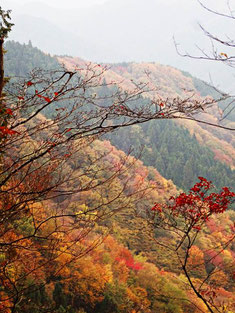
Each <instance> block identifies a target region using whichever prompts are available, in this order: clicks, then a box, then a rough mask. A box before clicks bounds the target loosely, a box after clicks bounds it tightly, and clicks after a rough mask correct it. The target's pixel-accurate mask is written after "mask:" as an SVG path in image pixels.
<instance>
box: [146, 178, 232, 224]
mask: <svg viewBox="0 0 235 313" xmlns="http://www.w3.org/2000/svg"><path fill="white" fill-rule="evenodd" d="M198 178H199V180H200V181H199V182H198V183H196V184H195V185H194V186H193V187H192V188H191V189H190V192H189V193H188V194H186V193H181V194H180V195H179V196H177V197H171V198H170V204H169V205H160V204H158V203H155V205H154V206H153V207H152V209H151V210H152V211H158V212H162V208H165V209H166V210H167V211H168V212H169V211H170V214H173V215H174V216H181V217H184V218H186V219H187V220H188V221H191V222H192V227H193V228H194V229H197V230H200V229H201V227H200V226H199V225H196V224H197V223H198V222H200V221H201V222H203V221H206V220H207V219H208V217H209V216H211V215H212V214H218V213H223V212H224V211H226V210H227V208H228V205H229V204H230V203H231V199H232V198H234V197H235V193H234V192H232V191H230V190H229V188H228V187H223V188H222V191H221V192H220V193H215V192H211V193H210V194H208V192H209V190H210V189H211V188H212V186H213V185H212V182H211V181H208V180H207V179H206V178H204V177H198Z"/></svg>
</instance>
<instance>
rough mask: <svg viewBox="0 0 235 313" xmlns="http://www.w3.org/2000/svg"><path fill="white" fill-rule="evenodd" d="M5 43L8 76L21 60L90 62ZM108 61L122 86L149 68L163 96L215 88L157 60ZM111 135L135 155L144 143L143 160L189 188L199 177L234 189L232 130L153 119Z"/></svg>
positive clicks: (111, 76) (110, 76)
mask: <svg viewBox="0 0 235 313" xmlns="http://www.w3.org/2000/svg"><path fill="white" fill-rule="evenodd" d="M6 48H7V50H8V53H7V55H6V73H7V74H8V75H9V74H14V73H17V74H19V69H20V68H21V66H20V65H21V64H22V66H23V67H24V68H25V69H26V71H25V72H22V73H20V74H21V75H26V72H27V71H30V70H31V69H32V68H33V67H35V66H36V67H40V66H43V65H45V66H46V67H47V68H48V69H50V68H51V67H52V66H55V65H56V66H59V62H60V63H62V64H63V65H64V66H65V67H67V68H68V69H74V67H76V66H79V65H81V64H84V63H86V62H85V61H84V60H82V59H81V58H72V57H59V58H58V59H56V58H55V57H51V56H49V55H45V54H44V53H42V52H41V51H40V50H38V49H37V48H33V47H32V45H31V44H28V45H20V44H18V43H15V42H11V41H9V42H8V43H6ZM22 55H24V56H25V57H22ZM58 61H59V62H58ZM24 64H26V65H24ZM108 66H109V68H110V69H109V70H108V71H107V72H106V74H105V77H106V80H107V82H110V81H112V80H115V81H120V82H122V83H121V85H122V87H123V88H132V87H133V81H132V80H133V79H134V80H137V81H144V80H146V74H145V73H146V72H149V73H151V74H150V75H151V80H152V82H153V83H154V84H155V85H156V86H158V92H159V94H160V95H161V96H163V97H175V96H184V93H185V90H193V92H194V93H195V94H197V96H200V95H201V96H205V95H208V94H210V93H212V92H213V89H212V88H211V89H210V88H209V87H208V86H207V85H205V83H204V82H203V81H200V80H198V79H195V78H193V77H192V76H190V75H188V74H185V73H183V72H181V71H179V70H177V69H175V68H172V67H170V66H164V65H160V64H157V63H120V64H108ZM219 112H220V108H219V107H218V106H215V107H214V108H213V112H211V111H210V112H209V114H207V115H206V117H205V118H206V119H207V120H208V121H212V122H214V123H216V122H217V118H218V115H219ZM231 119H232V120H230V121H229V120H225V123H233V118H231ZM123 137H125V138H126V141H125V142H123V141H122V140H121V138H123ZM107 138H108V139H109V140H111V142H112V143H113V144H114V145H116V146H117V147H118V148H119V149H122V150H124V151H125V152H128V151H129V150H130V147H132V148H134V150H135V151H134V153H135V154H134V155H135V156H137V155H138V150H139V149H140V148H141V147H142V148H143V147H144V150H143V152H142V154H141V159H142V161H143V162H144V164H145V165H147V166H154V167H155V168H156V169H157V170H158V171H159V172H160V173H161V175H163V176H164V177H166V178H168V179H171V180H173V182H174V184H176V185H177V186H178V187H180V188H183V189H185V190H187V189H189V188H191V186H192V185H193V184H194V182H195V181H196V179H197V177H198V176H203V177H207V178H208V179H211V180H213V182H214V183H215V185H216V187H217V188H218V189H219V188H221V187H222V186H224V185H226V186H231V187H232V188H235V186H234V181H235V179H234V170H232V169H233V168H234V164H235V150H234V135H233V134H232V133H231V132H229V131H225V130H220V129H217V128H216V127H208V126H203V125H202V124H200V123H196V122H193V121H175V122H172V121H152V122H150V123H148V124H143V125H140V126H133V127H130V128H128V129H126V130H125V129H122V130H119V131H117V132H115V133H113V134H111V135H109V136H108V137H107ZM175 164H177V167H175ZM176 168H177V170H176Z"/></svg>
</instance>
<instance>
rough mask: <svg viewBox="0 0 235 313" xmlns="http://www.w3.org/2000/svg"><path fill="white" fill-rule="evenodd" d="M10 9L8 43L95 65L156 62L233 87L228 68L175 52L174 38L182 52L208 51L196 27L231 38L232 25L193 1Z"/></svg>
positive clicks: (140, 0)
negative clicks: (28, 44)
mask: <svg viewBox="0 0 235 313" xmlns="http://www.w3.org/2000/svg"><path fill="white" fill-rule="evenodd" d="M9 5H10V4H9ZM214 5H215V4H214ZM216 6H218V4H216ZM218 7H219V9H221V8H222V7H223V6H222V5H220V6H218ZM10 8H12V9H13V13H12V17H13V22H14V23H15V24H16V25H15V27H14V28H13V31H12V33H11V34H10V39H12V40H16V41H20V42H24V43H27V42H28V40H32V42H33V44H35V45H36V46H38V47H39V48H40V49H42V50H44V51H45V52H50V53H53V54H58V55H62V54H67V55H72V56H77V55H79V56H80V57H83V58H85V59H89V60H91V61H94V62H123V61H126V62H132V61H136V62H142V61H145V62H152V61H153V62H159V63H162V64H166V65H167V64H169V65H171V66H174V67H177V68H181V69H183V70H186V71H188V72H191V73H194V75H196V76H198V77H201V78H202V79H204V80H206V81H209V80H210V77H212V80H213V82H214V84H215V85H216V86H220V87H221V88H223V89H224V90H226V91H232V90H233V88H234V84H233V83H231V82H232V81H233V79H232V77H233V76H232V73H233V72H232V69H230V68H228V67H224V66H223V65H222V64H218V63H217V64H215V63H213V64H212V63H210V62H209V63H208V62H204V61H200V60H192V59H188V58H182V57H180V56H179V55H178V54H177V52H176V49H175V45H174V41H173V39H172V37H173V36H175V40H176V42H177V44H179V49H180V51H181V52H184V51H188V52H189V53H190V54H192V55H200V51H199V50H198V49H197V48H195V46H196V45H197V46H199V47H201V48H202V49H203V50H205V51H207V50H208V51H209V50H210V41H209V40H207V38H206V37H205V36H204V35H203V33H202V32H201V30H200V28H199V27H198V24H197V23H198V22H200V23H202V24H203V25H204V26H205V27H206V28H208V29H209V30H211V31H212V32H213V33H215V34H222V35H223V34H227V35H230V29H232V27H231V25H230V23H226V21H223V23H222V22H221V20H220V18H219V17H218V16H216V15H213V14H210V13H208V12H207V11H206V10H203V9H202V7H201V6H200V5H199V4H198V3H197V1H186V0H182V1H181V5H179V3H178V1H174V0H170V1H156V0H149V1H148V3H147V4H146V1H144V0H137V1H133V0H127V1H118V0H110V1H106V2H105V3H103V4H99V5H91V6H90V7H88V8H73V7H70V6H69V4H68V5H64V8H63V9H62V8H59V7H56V6H53V5H52V4H49V2H48V4H45V3H44V2H40V1H32V2H30V3H27V4H24V3H23V4H21V3H17V4H14V2H13V3H12V4H11V7H10ZM182 8H183V9H182ZM42 17H43V18H42ZM52 34H53V35H52ZM188 34H191V35H190V36H189V35H188ZM218 49H221V47H218ZM226 52H227V53H228V54H229V53H230V51H229V50H228V51H227V50H226Z"/></svg>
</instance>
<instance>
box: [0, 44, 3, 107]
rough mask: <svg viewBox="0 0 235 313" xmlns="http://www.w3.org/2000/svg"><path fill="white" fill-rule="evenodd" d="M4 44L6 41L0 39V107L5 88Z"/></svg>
mask: <svg viewBox="0 0 235 313" xmlns="http://www.w3.org/2000/svg"><path fill="white" fill-rule="evenodd" d="M3 43H4V39H3V38H1V39H0V107H1V106H2V91H3V86H4V65H3Z"/></svg>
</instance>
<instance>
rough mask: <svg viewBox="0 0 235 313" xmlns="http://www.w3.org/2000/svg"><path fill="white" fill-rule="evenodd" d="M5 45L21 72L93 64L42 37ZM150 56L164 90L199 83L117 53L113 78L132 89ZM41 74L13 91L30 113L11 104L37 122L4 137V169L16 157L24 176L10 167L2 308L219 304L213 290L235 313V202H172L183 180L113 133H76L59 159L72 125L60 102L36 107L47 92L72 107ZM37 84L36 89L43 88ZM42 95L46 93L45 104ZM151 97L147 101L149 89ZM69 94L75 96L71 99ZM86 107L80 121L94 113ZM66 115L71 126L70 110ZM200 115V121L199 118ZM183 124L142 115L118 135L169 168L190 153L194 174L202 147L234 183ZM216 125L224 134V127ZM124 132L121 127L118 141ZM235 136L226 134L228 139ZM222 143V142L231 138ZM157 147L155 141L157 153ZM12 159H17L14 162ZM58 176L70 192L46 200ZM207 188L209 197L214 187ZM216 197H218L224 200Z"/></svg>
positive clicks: (12, 67) (104, 310)
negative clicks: (131, 151) (231, 206)
mask: <svg viewBox="0 0 235 313" xmlns="http://www.w3.org/2000/svg"><path fill="white" fill-rule="evenodd" d="M6 46H7V49H8V54H7V58H6V72H7V73H8V75H10V76H14V73H18V75H20V76H26V79H27V72H28V71H30V70H31V69H32V67H35V66H36V67H39V66H44V67H45V69H46V70H49V71H50V70H51V68H53V66H55V67H56V68H58V67H59V62H58V61H60V62H61V63H64V64H65V65H66V66H67V67H68V68H71V69H73V68H74V67H76V65H79V64H81V63H82V64H84V63H85V61H84V60H82V59H80V58H75V59H74V58H69V57H64V58H62V57H58V59H56V58H55V57H51V56H50V55H46V54H45V53H43V52H41V51H40V50H39V49H37V48H34V47H33V46H32V44H31V43H29V44H28V45H20V44H19V43H16V42H8V43H7V45H6ZM20 61H21V63H20ZM19 64H20V65H21V67H20V68H18V67H19ZM24 64H25V68H24ZM91 66H92V65H91ZM97 67H100V66H98V65H96V68H97ZM148 67H150V68H152V69H153V76H154V80H157V79H158V80H159V82H158V83H159V85H160V86H161V88H162V92H163V93H164V94H168V95H169V96H174V95H178V94H180V93H183V88H184V86H186V87H187V89H188V88H194V86H193V80H192V78H190V77H186V76H184V74H183V73H181V72H179V71H177V70H175V69H172V68H170V67H169V66H168V67H164V66H160V65H157V66H156V65H155V64H136V63H134V64H133V63H131V64H122V65H120V64H119V65H117V64H116V65H113V69H111V70H110V71H108V72H107V76H106V80H107V81H108V80H111V79H113V78H114V77H115V79H118V80H122V85H121V86H122V88H123V89H125V88H127V87H128V88H132V86H133V85H134V82H133V81H132V77H133V78H134V79H142V78H143V73H142V71H143V70H144V69H146V68H148ZM17 71H18V72H17ZM167 74H168V75H167ZM88 80H89V79H88ZM79 81H80V78H79ZM33 83H34V81H33V80H32V81H27V84H25V85H24V86H25V87H26V88H25V89H29V88H30V87H31V88H32V89H29V90H27V92H28V93H27V94H26V96H25V97H22V96H19V97H18V99H17V98H16V99H15V98H11V99H12V100H13V101H14V104H15V103H16V110H17V109H18V112H19V114H17V115H16V112H15V115H13V114H14V112H12V111H11V109H10V108H8V110H6V111H7V114H8V115H9V116H10V117H8V119H11V116H12V115H13V117H14V118H15V119H16V122H18V121H20V122H21V121H22V120H24V119H19V120H18V116H19V117H20V118H21V117H23V118H25V116H24V114H26V118H27V116H28V115H27V114H29V115H31V112H33V114H32V115H31V117H30V119H26V123H27V122H28V123H29V124H30V125H31V126H32V127H31V130H32V131H31V132H30V131H27V130H28V129H27V125H26V126H25V127H21V126H20V127H19V128H20V129H19V130H20V132H15V133H13V134H12V136H13V135H14V136H15V137H11V140H9V139H8V138H7V139H8V140H7V139H6V140H3V139H2V140H1V143H2V147H4V148H5V150H4V149H2V157H1V158H2V167H3V168H4V169H3V171H4V177H5V176H7V177H9V176H8V172H7V171H5V167H6V168H7V169H8V170H9V171H11V172H10V173H12V176H13V177H11V176H10V177H9V179H8V182H7V184H4V185H3V184H2V185H3V186H2V188H1V190H2V193H1V198H0V203H1V221H0V222H1V224H2V225H3V226H4V227H2V229H3V231H1V235H0V241H1V246H2V248H1V250H0V267H1V269H3V270H2V271H1V277H0V278H1V282H2V285H1V299H0V309H1V311H4V312H6V313H8V312H9V313H10V311H14V312H16V313H20V312H26V313H29V312H34V313H46V312H54V313H65V312H68V313H93V312H97V313H126V312H131V313H137V312H139V313H155V312H159V313H165V312H175V313H182V312H191V313H199V312H208V310H207V308H206V306H205V303H203V302H202V301H201V298H202V296H203V297H208V298H206V299H209V300H210V301H212V305H213V307H214V306H216V308H219V309H221V311H222V310H224V309H225V305H226V309H227V310H228V311H229V312H233V311H234V303H235V302H234V270H235V269H234V262H233V261H234V255H235V246H234V243H233V242H232V239H233V236H234V220H235V213H234V212H233V211H228V212H224V214H213V217H210V218H209V219H208V218H205V216H204V215H200V213H202V214H204V212H207V211H206V210H207V209H208V206H211V204H210V203H209V202H208V203H206V205H205V206H204V202H202V203H201V201H200V199H201V198H199V200H198V196H197V199H196V200H195V201H196V203H195V202H194V205H195V206H194V205H193V206H190V207H189V208H190V209H189V210H188V202H187V205H184V206H183V211H182V212H180V211H178V206H176V207H175V206H174V207H173V208H174V209H173V208H172V210H171V209H170V211H168V210H167V206H168V203H171V201H173V200H174V197H175V196H176V194H177V193H178V190H177V188H176V186H175V185H174V184H173V183H172V181H170V180H167V179H166V178H164V177H163V176H162V175H161V174H160V173H159V172H158V171H157V169H156V168H154V167H147V166H145V165H144V164H143V162H142V161H141V160H138V159H136V158H134V157H133V156H127V154H125V152H123V151H121V150H119V149H117V148H116V147H114V146H113V145H112V144H111V143H110V141H107V140H104V138H103V140H94V141H92V142H90V140H89V137H85V136H84V137H80V139H79V140H78V142H76V141H75V140H74V143H75V145H74V146H73V145H72V144H71V141H69V145H68V146H67V147H64V148H66V149H64V148H62V151H60V153H61V156H60V159H59V147H58V146H56V144H55V142H56V141H54V140H58V137H59V138H63V141H64V140H65V139H66V138H68V137H67V134H68V133H69V132H70V131H71V128H66V130H65V131H63V134H62V133H60V129H59V126H60V121H61V120H60V118H59V116H60V113H58V114H56V117H54V120H48V119H47V118H48V117H50V114H52V112H51V111H47V112H45V111H41V112H44V113H45V116H43V115H42V114H38V113H37V112H36V117H35V111H34V109H35V108H38V103H39V102H37V100H38V99H39V100H40V101H42V103H43V105H44V101H46V103H47V104H48V103H50V104H51V106H52V107H53V108H52V110H53V111H54V112H55V111H56V112H57V111H58V110H59V111H60V110H61V108H59V107H57V102H56V101H53V102H51V100H50V98H48V97H45V96H42V95H41V92H39V93H38V91H36V90H35V89H33V88H34V87H35V86H33V87H32V85H33ZM9 86H10V85H8V86H7V87H8V88H10V87H9ZM44 86H45V85H44V80H43V87H44ZM46 86H47V85H46ZM81 86H82V85H81ZM27 87H28V88H27ZM53 87H54V86H53ZM56 87H57V86H56ZM44 88H45V87H44ZM46 88H47V87H46ZM68 88H69V87H68ZM7 90H8V91H9V89H7ZM32 90H35V93H33V94H32ZM39 90H40V89H39ZM46 91H47V92H48V89H47V90H46ZM17 92H18V89H17ZM17 92H16V97H17V96H18V93H17ZM60 92H62V93H63V92H64V90H62V91H60ZM100 92H104V90H103V89H102V90H100ZM195 92H196V89H195ZM48 93H49V92H48ZM52 95H53V97H54V96H57V95H58V93H57V91H56V89H53V90H52ZM147 96H148V97H149V96H150V95H146V97H147ZM32 98H34V99H36V102H34V105H33V101H32ZM82 99H83V98H82ZM86 99H88V101H89V99H92V96H91V97H90V94H89V95H88V98H86ZM24 101H28V103H29V106H28V107H29V112H28V110H23V109H22V106H23V105H22V104H24ZM85 101H86V100H85ZM140 101H141V102H144V101H146V98H141V99H140ZM138 103H139V102H138ZM138 103H137V104H138ZM78 104H79V105H80V99H79V101H78ZM21 105H22V106H21ZM63 105H67V106H68V107H69V105H70V103H68V102H65V103H63ZM23 108H24V107H23ZM79 108H80V107H79ZM63 109H64V108H63ZM215 109H216V111H215V112H213V111H212V112H210V116H211V118H212V119H215V120H216V116H217V114H218V110H219V109H220V108H219V107H218V106H216V107H215ZM32 110H33V111H32ZM18 112H17V113H18ZM9 113H10V114H9ZM213 113H214V114H213ZM2 114H3V113H2ZM78 114H80V112H78ZM79 116H81V115H79ZM81 117H82V119H81V124H79V125H78V126H80V125H82V123H84V119H83V116H81ZM57 118H59V124H58V123H57ZM51 121H54V122H52V123H51ZM65 122H66V127H69V125H70V124H69V121H68V120H65ZM155 122H158V123H155ZM230 122H231V121H230ZM195 125H196V127H197V125H198V124H195ZM183 126H184V127H182V126H180V125H178V124H177V123H173V122H172V121H168V120H167V121H165V120H162V121H153V123H146V124H144V125H143V127H142V126H139V125H135V126H134V127H132V128H129V130H128V132H124V133H121V132H117V133H116V134H115V136H117V137H118V138H117V145H121V144H125V142H123V141H124V140H123V139H124V138H126V141H127V145H128V144H129V142H128V140H130V142H132V143H133V144H134V146H135V148H136V147H138V146H139V145H142V144H143V145H144V150H143V155H144V157H145V158H146V159H145V160H144V162H145V163H148V162H151V161H152V160H154V161H155V162H156V161H157V160H156V157H160V158H162V160H160V162H158V164H157V165H156V166H157V167H158V168H159V169H162V165H161V163H162V164H163V163H165V161H166V159H167V158H168V159H170V162H168V163H169V164H171V165H172V169H169V168H168V169H167V171H168V172H169V173H170V174H174V172H176V171H178V172H180V171H182V167H181V165H182V164H183V165H184V166H185V167H186V169H185V171H182V172H183V173H184V177H183V180H184V181H186V179H188V180H190V178H191V176H193V175H194V174H196V172H193V171H195V168H193V167H191V168H190V165H192V164H193V162H192V161H191V163H189V162H188V160H187V159H193V158H194V159H196V158H197V159H198V161H199V165H202V166H206V167H207V168H206V169H208V168H209V169H210V166H211V171H212V172H213V174H214V175H215V176H216V177H215V179H217V180H218V181H220V180H221V177H220V176H219V174H222V177H223V179H224V181H223V182H221V183H223V184H225V183H226V184H227V181H228V180H227V181H226V179H230V174H231V172H232V171H231V168H230V167H228V166H225V165H224V164H223V163H221V162H215V160H214V157H215V156H214V154H213V153H212V151H210V149H209V148H208V146H209V144H207V146H206V145H205V146H204V147H203V146H202V143H201V144H199V143H198V141H197V136H198V133H196V132H195V135H194V136H192V135H191V134H190V132H189V131H188V126H187V125H183ZM57 127H58V128H57ZM29 128H30V127H29ZM2 129H6V127H5V128H4V127H2ZM8 130H9V129H8ZM17 130H18V129H17ZM207 132H208V136H210V137H209V138H210V139H211V140H212V141H213V140H214V138H216V135H214V136H212V134H211V133H210V132H209V131H207ZM70 138H71V137H70ZM87 138H88V139H87ZM114 139H115V138H114V137H113V136H111V140H114ZM51 140H53V141H51ZM218 140H220V139H218ZM229 141H230V140H229V138H227V142H228V144H229ZM16 142H17V144H16ZM219 142H220V143H221V145H222V141H219ZM4 144H5V145H4ZM47 144H50V145H51V146H50V147H51V148H50V149H47V150H46V152H45V153H41V155H40V153H37V151H40V152H41V151H42V150H41V149H42V147H43V146H44V145H47ZM123 149H124V150H125V149H126V147H123ZM151 149H152V151H153V150H155V151H154V153H152V154H151V151H150V150H151ZM177 149H178V150H179V151H180V153H181V154H180V155H179V151H176V150H177ZM35 151H36V152H35ZM225 151H227V150H226V147H225ZM6 158H7V161H8V160H9V162H4V161H5V160H6ZM61 158H62V159H61ZM38 159H39V160H38ZM22 160H23V162H22ZM30 160H31V162H30ZM59 160H61V163H60V162H59ZM20 161H21V162H20ZM177 161H178V164H177V163H176V162H177ZM29 162H30V164H29V166H28V167H27V169H26V170H24V167H25V165H28V163H29ZM58 162H59V165H58ZM194 163H195V165H197V164H196V162H194ZM18 164H19V166H17V165H18ZM159 164H160V165H159ZM154 165H155V164H154ZM213 165H216V167H213ZM22 168H23V171H21V170H22ZM222 170H223V172H222V173H220V171H222ZM226 170H227V172H226ZM164 171H165V173H164V174H167V172H166V170H164ZM217 171H218V172H217ZM229 171H230V172H229ZM15 173H16V175H15V176H14V174H15ZM11 178H12V179H11ZM54 179H55V182H57V179H58V185H57V184H56V190H55V193H56V195H57V193H58V192H59V193H60V196H58V197H55V198H54V197H53V193H52V194H49V198H50V199H49V200H47V201H45V200H44V201H43V196H44V195H43V193H40V192H41V190H42V189H43V188H46V189H43V190H49V193H50V191H51V188H50V182H51V181H53V180H54ZM179 181H180V179H179ZM200 181H201V182H202V183H203V184H204V182H205V181H206V180H205V179H204V178H200ZM190 183H191V182H189V181H188V182H186V183H185V184H184V185H183V186H182V187H183V188H188V184H190ZM44 184H45V185H44ZM178 185H180V183H179V182H178ZM197 186H201V185H195V186H194V188H193V189H191V196H192V191H193V190H194V191H195V192H197ZM205 186H206V188H207V185H205ZM66 187H69V188H68V189H67V188H66ZM190 187H191V186H190ZM198 188H199V187H198ZM206 188H205V189H206ZM208 188H209V187H208ZM66 190H67V191H68V193H66V192H65V191H66ZM199 190H200V188H199ZM206 190H207V189H206ZM73 191H74V192H73ZM207 191H208V190H207ZM45 192H46V191H45ZM226 192H228V189H226V188H224V190H223V193H222V196H223V197H222V199H223V201H224V200H225V195H226ZM61 193H62V194H61ZM37 194H39V197H38V196H37ZM35 195H36V196H35ZM47 195H48V194H47ZM182 196H186V194H185V193H183V194H181V197H177V198H176V199H177V200H178V201H176V204H178V205H179V207H180V208H181V203H182V200H183V201H184V198H182ZM200 196H201V197H202V198H203V197H204V193H203V194H201V193H200ZM35 197H36V198H35ZM172 197H173V198H172ZM169 198H170V199H169ZM35 199H36V200H35ZM179 200H180V201H179ZM217 200H218V198H216V203H213V207H214V205H216V206H215V207H216V208H217V207H218V201H217ZM190 201H192V197H191V199H190ZM212 202H213V201H212ZM160 204H161V206H159V205H160ZM223 204H224V203H223ZM153 205H154V206H153ZM156 208H157V209H156ZM170 208H171V206H170ZM195 209H196V210H197V211H196V213H197V215H196V218H195V215H194V213H195V211H194V210H195ZM179 212H180V215H179ZM188 217H190V218H191V217H193V218H191V219H190V220H191V223H188V221H189V220H188ZM3 221H4V222H3ZM165 222H166V224H165ZM198 222H199V223H200V225H199V223H198ZM195 223H198V224H195ZM172 225H173V228H172ZM188 230H189V231H188ZM189 232H190V233H191V234H189ZM190 235H191V236H192V241H191V239H190V238H191V237H189V236H190ZM187 240H188V243H187V242H186V241H187ZM189 245H190V248H188V246H189ZM182 260H183V261H184V262H187V271H188V273H189V275H190V277H191V284H195V285H196V287H197V286H198V285H199V290H201V288H202V287H203V289H202V293H201V295H202V296H201V297H198V296H197V295H195V294H194V293H193V291H192V288H191V287H190V283H189V282H188V281H187V279H186V278H187V277H186V276H185V275H184V274H183V270H182V268H185V267H186V266H182V264H184V263H182ZM208 279H210V281H209V282H208ZM191 286H192V285H191ZM19 295H20V296H19ZM199 298H200V299H199Z"/></svg>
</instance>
